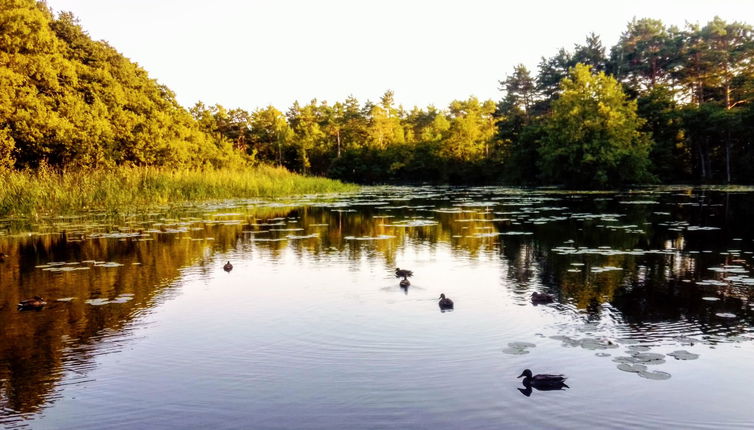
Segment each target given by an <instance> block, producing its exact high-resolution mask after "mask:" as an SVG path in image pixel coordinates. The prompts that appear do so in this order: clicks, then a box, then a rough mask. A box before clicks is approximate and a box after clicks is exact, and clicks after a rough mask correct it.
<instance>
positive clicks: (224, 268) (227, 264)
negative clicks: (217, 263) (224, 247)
mask: <svg viewBox="0 0 754 430" xmlns="http://www.w3.org/2000/svg"><path fill="white" fill-rule="evenodd" d="M223 270H225V271H226V272H230V271H231V270H233V265H232V264H230V261H228V262H227V263H225V265H224V266H223Z"/></svg>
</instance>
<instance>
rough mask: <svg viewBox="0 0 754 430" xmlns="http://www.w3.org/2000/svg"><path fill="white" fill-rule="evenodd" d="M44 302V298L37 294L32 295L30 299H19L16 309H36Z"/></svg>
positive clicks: (40, 307)
mask: <svg viewBox="0 0 754 430" xmlns="http://www.w3.org/2000/svg"><path fill="white" fill-rule="evenodd" d="M46 304H47V302H46V301H45V299H43V298H41V297H39V296H34V297H32V298H30V299H25V300H21V301H20V302H19V303H18V310H19V311H28V310H35V311H38V310H40V309H42V308H43V307H44V305H46Z"/></svg>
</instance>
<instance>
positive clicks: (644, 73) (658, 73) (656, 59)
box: [611, 18, 678, 92]
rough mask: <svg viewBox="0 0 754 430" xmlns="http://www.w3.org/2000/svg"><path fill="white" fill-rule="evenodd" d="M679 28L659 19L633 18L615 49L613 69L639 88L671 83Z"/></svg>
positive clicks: (630, 84)
mask: <svg viewBox="0 0 754 430" xmlns="http://www.w3.org/2000/svg"><path fill="white" fill-rule="evenodd" d="M677 32H678V30H677V29H675V28H671V30H670V31H669V30H668V29H666V28H665V25H664V24H663V23H662V21H660V20H658V19H649V18H645V19H640V20H637V19H635V18H634V20H632V21H631V22H629V23H628V28H627V29H626V31H624V32H623V34H622V35H621V37H620V40H618V43H617V45H615V46H614V47H613V49H612V52H611V65H612V70H611V71H612V73H613V74H614V75H615V76H616V78H617V79H619V80H621V81H622V82H625V83H627V84H628V85H629V86H630V87H631V88H632V89H633V90H634V91H637V92H638V91H643V90H650V89H652V88H653V87H654V86H655V85H657V84H667V83H669V82H668V80H669V78H670V71H671V67H672V65H673V62H674V60H675V57H676V52H677V51H678V49H677V46H675V45H676V40H677V39H676V38H675V37H674V36H673V35H674V33H677Z"/></svg>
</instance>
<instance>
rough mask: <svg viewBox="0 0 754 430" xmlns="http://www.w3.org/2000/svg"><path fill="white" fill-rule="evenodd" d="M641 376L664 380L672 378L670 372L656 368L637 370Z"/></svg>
mask: <svg viewBox="0 0 754 430" xmlns="http://www.w3.org/2000/svg"><path fill="white" fill-rule="evenodd" d="M637 374H638V375H639V376H641V377H642V378H646V379H653V380H655V381H662V380H665V379H670V373H668V372H661V371H659V370H655V371H652V372H647V371H646V370H643V371H640V372H637Z"/></svg>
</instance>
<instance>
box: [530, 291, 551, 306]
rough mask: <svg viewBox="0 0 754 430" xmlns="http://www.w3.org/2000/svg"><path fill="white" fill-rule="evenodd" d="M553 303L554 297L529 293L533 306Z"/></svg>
mask: <svg viewBox="0 0 754 430" xmlns="http://www.w3.org/2000/svg"><path fill="white" fill-rule="evenodd" d="M554 301H555V297H553V296H552V295H551V294H545V293H539V292H537V291H535V292H533V293H531V302H532V303H534V304H535V305H542V304H545V303H552V302H554Z"/></svg>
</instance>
